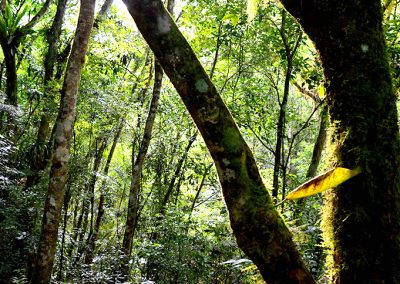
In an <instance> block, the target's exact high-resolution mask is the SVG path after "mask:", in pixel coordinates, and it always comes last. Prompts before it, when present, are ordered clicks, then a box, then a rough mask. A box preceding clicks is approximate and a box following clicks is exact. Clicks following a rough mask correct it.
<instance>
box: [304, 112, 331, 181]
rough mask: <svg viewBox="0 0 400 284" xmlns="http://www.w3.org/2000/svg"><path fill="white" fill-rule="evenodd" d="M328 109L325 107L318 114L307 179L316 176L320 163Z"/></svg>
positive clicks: (324, 140)
mask: <svg viewBox="0 0 400 284" xmlns="http://www.w3.org/2000/svg"><path fill="white" fill-rule="evenodd" d="M328 120H329V117H328V108H327V106H326V105H324V106H323V109H322V110H321V113H320V121H319V129H318V135H317V139H316V140H315V144H314V148H313V153H312V157H311V163H310V166H309V167H308V170H307V177H309V178H312V177H314V176H315V175H316V174H317V170H318V166H319V162H320V161H321V157H322V151H323V150H324V146H325V142H326V127H327V124H328Z"/></svg>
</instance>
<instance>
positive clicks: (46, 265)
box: [34, 0, 95, 283]
mask: <svg viewBox="0 0 400 284" xmlns="http://www.w3.org/2000/svg"><path fill="white" fill-rule="evenodd" d="M94 9H95V0H82V1H81V6H80V13H79V19H78V25H77V30H76V33H75V40H74V44H73V46H72V51H71V56H70V58H69V60H68V66H67V72H66V75H65V79H64V85H63V89H62V91H61V104H60V112H59V115H58V119H57V126H56V134H55V142H54V154H53V159H52V166H51V171H50V184H49V189H48V194H47V198H46V201H45V205H44V212H43V222H42V233H41V236H40V241H39V248H38V253H37V259H38V261H37V265H36V273H35V278H34V282H35V283H49V282H50V278H51V271H52V269H53V262H54V254H55V251H56V244H57V233H58V223H59V221H60V215H61V207H62V204H63V200H64V193H65V183H66V181H67V177H68V160H69V149H70V145H71V136H72V130H73V126H74V121H75V110H76V100H77V91H78V87H79V82H80V75H81V71H82V67H83V63H84V61H85V55H86V50H87V46H88V40H89V36H90V31H91V29H92V25H93V18H94Z"/></svg>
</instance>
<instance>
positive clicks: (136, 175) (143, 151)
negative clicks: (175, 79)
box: [121, 60, 163, 278]
mask: <svg viewBox="0 0 400 284" xmlns="http://www.w3.org/2000/svg"><path fill="white" fill-rule="evenodd" d="M154 73H155V75H154V86H153V97H152V100H151V103H150V109H149V113H148V115H147V120H146V124H145V128H144V133H143V137H142V142H141V144H140V149H139V153H138V155H137V157H136V160H135V161H132V177H131V187H130V191H129V203H128V214H127V218H126V223H125V233H124V239H123V242H122V250H123V252H124V255H125V257H124V258H123V263H122V264H121V269H122V271H123V275H124V277H125V278H128V277H129V266H128V256H129V255H130V253H131V250H132V240H133V235H134V233H135V228H136V226H137V221H138V220H137V215H138V209H139V198H140V196H139V194H140V175H141V172H142V168H143V164H144V160H145V157H146V155H147V150H148V148H149V145H150V141H151V136H152V131H153V125H154V120H155V117H156V111H157V108H158V103H159V98H160V92H161V86H162V78H163V71H162V68H161V66H160V64H159V63H158V61H157V60H156V61H155V70H154Z"/></svg>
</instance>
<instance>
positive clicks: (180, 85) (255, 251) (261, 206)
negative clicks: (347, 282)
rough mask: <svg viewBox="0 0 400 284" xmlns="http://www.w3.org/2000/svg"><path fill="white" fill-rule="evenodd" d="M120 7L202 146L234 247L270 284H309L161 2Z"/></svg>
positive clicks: (230, 123)
mask: <svg viewBox="0 0 400 284" xmlns="http://www.w3.org/2000/svg"><path fill="white" fill-rule="evenodd" d="M124 2H125V4H126V5H127V7H128V10H129V12H130V14H131V15H132V17H133V18H134V20H135V22H136V24H137V26H138V29H139V30H140V32H141V33H142V35H143V36H144V38H145V40H146V41H147V43H148V44H149V45H150V47H151V49H152V50H153V52H154V53H155V55H156V56H157V58H158V60H159V61H160V64H161V65H162V66H163V69H164V71H165V73H166V74H167V75H168V76H169V78H170V80H171V82H172V83H173V85H174V86H175V88H176V89H177V91H178V93H179V94H180V96H181V98H182V100H183V102H184V103H185V105H186V107H187V109H188V111H189V113H190V114H191V116H192V118H193V120H194V121H195V123H196V125H197V127H198V128H199V130H200V132H201V134H202V136H203V138H204V140H205V142H206V144H207V147H208V149H209V151H210V153H211V155H212V157H213V159H214V161H215V164H216V167H217V171H218V175H219V179H220V182H221V185H222V189H223V194H224V198H225V202H226V205H227V207H228V210H229V213H230V214H229V217H230V220H231V226H232V229H233V232H234V234H235V236H236V240H237V242H238V244H239V246H240V247H241V248H242V249H243V250H244V252H245V253H246V254H247V255H248V256H249V257H250V258H251V259H252V260H253V262H254V263H255V264H256V265H257V267H258V268H259V270H260V272H261V274H262V275H263V277H264V279H265V280H266V281H267V282H269V283H314V280H313V279H312V276H311V274H310V272H309V271H308V270H307V269H306V267H305V265H304V263H303V261H302V260H301V258H300V256H299V253H298V251H297V249H296V246H295V244H294V242H293V240H292V237H291V234H290V232H289V230H288V229H287V228H286V226H285V224H284V222H283V220H282V219H281V217H280V216H279V214H278V212H277V211H276V209H275V207H274V205H273V202H272V200H271V197H270V195H269V194H268V192H267V190H266V188H265V186H264V184H263V182H262V179H261V177H260V174H259V171H258V169H257V165H256V163H255V160H254V158H253V155H252V153H251V151H250V149H249V147H248V146H247V144H246V143H245V141H244V140H243V138H242V136H241V134H240V132H239V129H238V127H237V126H236V124H235V122H234V120H233V118H232V116H231V114H230V112H229V110H228V109H227V107H226V106H225V104H224V103H223V101H222V99H221V97H220V96H219V94H218V92H217V90H216V88H215V86H214V85H213V84H212V82H211V81H210V79H209V77H208V76H207V74H206V73H205V71H204V69H203V67H202V66H201V64H200V62H199V61H198V59H197V58H196V55H195V54H194V52H193V50H192V49H191V47H190V45H189V44H188V43H187V41H186V40H185V38H184V37H183V35H182V34H181V33H180V31H179V30H178V28H177V26H176V25H175V23H174V22H173V20H172V18H171V17H170V15H169V14H168V13H167V11H166V10H165V8H164V7H163V4H162V2H161V1H158V0H148V1H140V0H125V1H124Z"/></svg>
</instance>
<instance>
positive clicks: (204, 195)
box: [0, 0, 400, 283]
mask: <svg viewBox="0 0 400 284" xmlns="http://www.w3.org/2000/svg"><path fill="white" fill-rule="evenodd" d="M7 2H9V1H7ZM178 2H179V1H178ZM19 3H20V2H19V1H15V2H11V4H9V3H8V4H7V5H6V9H5V11H4V14H2V16H1V17H0V33H1V34H2V35H3V36H4V37H10V36H12V35H13V34H15V33H16V32H18V29H19V28H20V27H21V26H22V24H23V23H24V21H26V19H27V18H29V16H30V14H29V12H30V11H37V10H38V7H39V6H40V5H39V4H38V3H36V1H32V3H31V2H30V1H28V2H26V4H24V5H23V6H22V7H20V6H18V5H19ZM247 3H248V4H247V5H248V6H246V3H245V1H239V0H233V1H226V0H216V1H209V0H188V1H182V3H180V5H179V7H176V10H178V12H180V13H178V14H177V15H179V16H178V17H177V18H178V25H179V26H180V29H181V30H182V31H183V33H184V34H185V36H186V38H187V39H188V40H189V42H190V45H191V46H192V47H193V48H194V50H195V51H196V53H197V55H198V57H199V58H200V60H201V61H202V63H203V66H205V69H206V70H207V72H208V73H209V74H210V75H212V80H213V82H214V84H215V85H216V86H217V89H218V90H219V91H220V93H221V94H222V96H223V99H224V101H225V102H226V104H227V105H228V107H229V109H230V111H231V112H232V114H233V116H234V118H235V119H236V122H237V124H238V126H239V128H240V130H241V131H242V133H243V134H244V136H245V139H246V141H247V142H248V143H249V145H250V147H251V150H252V151H253V152H254V156H255V158H256V160H257V164H258V166H259V168H260V171H261V173H262V175H263V180H264V182H265V184H266V185H267V188H268V189H269V190H270V189H272V178H273V168H274V167H273V166H274V165H273V163H274V156H275V152H274V151H275V149H274V147H275V143H276V140H277V137H276V129H275V128H276V125H277V121H278V117H279V107H280V104H281V99H282V94H283V92H284V79H285V73H286V70H287V68H288V66H287V61H286V60H285V50H284V47H283V44H282V34H281V32H283V33H284V35H285V36H286V37H287V40H288V42H289V43H290V45H293V44H294V43H295V42H296V39H297V38H298V35H299V33H301V30H300V28H299V26H298V24H296V22H295V20H294V19H291V18H287V19H286V22H285V25H283V26H281V23H282V20H283V17H284V16H283V12H282V8H281V7H280V6H278V5H277V4H276V3H275V2H274V1H268V3H265V4H260V1H256V0H253V1H248V2H247ZM393 3H394V2H393ZM75 4H76V1H70V2H69V3H68V5H69V6H68V10H67V15H66V18H65V23H64V25H63V30H62V34H61V37H60V45H59V47H58V52H59V57H62V56H61V55H62V54H63V52H66V53H68V46H69V44H70V38H71V36H72V34H73V32H74V30H73V29H74V27H75V25H76V9H77V8H76V5H75ZM257 9H258V10H257ZM50 10H51V13H48V15H46V16H45V17H44V18H43V19H41V20H40V22H39V24H38V26H37V30H36V32H35V34H34V35H32V34H30V35H28V36H26V37H24V38H23V39H22V43H21V45H20V46H19V47H18V52H17V58H18V60H17V62H18V64H19V69H18V85H19V88H18V97H19V102H20V109H21V110H20V115H19V118H18V122H19V123H20V125H21V129H22V131H21V133H20V134H19V135H18V137H17V139H16V140H15V141H10V140H8V139H7V138H6V135H5V134H4V132H3V129H0V187H1V193H0V222H1V223H0V228H1V229H0V262H1V263H2V265H1V267H0V282H1V281H3V280H4V281H9V280H10V279H11V277H17V278H18V277H22V278H23V277H25V276H24V275H25V274H26V272H27V267H28V266H27V260H28V255H29V254H30V253H31V252H32V251H34V250H35V249H36V245H37V238H38V236H39V229H38V228H40V224H41V213H42V210H43V208H42V206H43V201H44V198H45V191H46V190H47V186H48V175H49V172H48V171H49V165H48V161H47V167H45V169H44V170H43V171H41V172H40V174H39V175H40V181H39V182H38V183H37V184H36V185H34V186H33V187H30V188H25V184H24V183H25V181H26V176H28V175H29V174H30V173H31V172H30V171H31V169H30V168H29V164H30V161H31V160H32V159H35V157H36V156H40V155H39V154H41V153H44V152H45V151H49V150H51V142H52V138H51V131H50V133H49V134H48V135H47V137H46V140H47V141H46V142H49V143H46V146H43V147H42V148H35V151H36V152H35V151H32V150H31V149H32V145H34V144H35V142H36V140H37V132H38V129H39V126H40V121H41V116H42V114H43V113H42V109H43V108H44V109H45V111H46V113H47V114H48V115H49V117H50V126H51V127H50V128H52V127H53V125H54V121H55V118H56V117H57V112H58V109H57V108H58V104H59V97H60V94H59V91H60V88H61V82H62V76H63V75H62V74H63V68H65V66H64V63H63V62H62V61H60V62H58V65H57V66H56V68H55V69H57V70H55V73H57V74H58V75H57V76H56V77H55V78H54V79H53V80H52V81H51V82H50V86H48V88H47V89H45V86H44V83H43V73H44V68H43V60H44V54H45V53H46V50H47V47H48V44H47V42H46V36H45V35H46V32H47V30H48V27H49V26H50V25H49V23H50V22H51V20H52V17H53V16H54V12H55V4H54V3H53V4H52V6H51V9H50ZM397 10H398V9H397ZM397 10H396V9H393V10H392V12H391V14H390V15H389V16H387V17H386V18H385V23H384V26H385V31H386V37H387V42H388V54H389V57H390V59H391V67H392V75H393V79H394V87H395V88H396V90H398V89H399V85H400V83H399V82H400V79H399V78H400V75H399V74H400V71H399V70H400V68H399V54H400V52H399V50H400V49H399V46H400V45H399V42H400V41H399V34H400V33H399V29H400V24H399V20H398V13H399V12H396V11H397ZM256 11H257V16H256ZM0 59H1V60H3V59H4V56H3V54H1V53H0ZM152 61H153V59H152V54H151V53H150V52H149V50H148V48H147V46H146V44H145V43H144V41H143V40H142V38H141V36H140V34H139V33H138V31H137V29H136V28H135V27H134V25H133V22H132V19H130V18H128V17H127V16H126V13H124V12H122V11H121V7H120V5H113V6H112V7H111V10H110V12H109V13H108V15H107V17H106V18H105V19H104V20H103V21H102V22H100V23H99V26H98V28H97V29H96V30H95V31H94V32H93V34H92V37H91V40H90V43H89V51H88V54H87V57H86V65H85V69H84V70H83V73H82V79H81V87H80V92H79V96H78V103H77V109H78V111H77V118H76V122H75V128H74V138H73V143H72V146H71V157H70V169H69V179H68V185H67V188H68V194H67V196H66V198H65V203H64V211H63V220H62V222H61V224H60V227H59V238H58V249H57V254H56V263H55V266H54V269H53V271H54V272H53V280H54V283H57V282H58V283H64V282H71V283H110V282H117V281H120V276H121V275H120V271H119V269H120V257H121V251H122V250H121V243H122V237H123V233H124V227H123V224H124V223H125V218H126V212H127V204H128V192H129V187H130V179H131V174H132V168H131V156H132V155H135V154H137V151H138V149H139V146H140V145H139V143H140V142H139V141H140V138H141V136H142V134H143V131H144V130H143V126H144V121H145V119H146V115H147V112H148V107H149V104H150V99H151V86H152V83H153V79H152V77H151V75H150V74H152V73H151V72H152V69H151V66H152V64H153V63H152ZM0 69H1V72H0V75H1V78H0V91H1V94H2V95H3V91H4V89H5V82H6V80H7V78H6V74H5V71H4V65H3V64H2V65H1V66H0ZM322 77H323V76H322V70H321V65H320V63H319V60H318V55H317V54H316V52H315V50H314V48H313V46H312V44H311V43H310V41H309V40H308V39H307V38H306V37H302V39H301V42H300V44H299V48H298V50H297V52H296V54H295V55H294V57H293V71H292V72H291V74H290V88H289V97H288V104H287V110H286V115H285V128H284V147H283V150H282V153H283V156H284V158H283V161H282V165H281V168H282V169H284V170H281V172H280V176H279V178H280V191H279V198H280V199H284V198H285V197H286V198H290V196H286V192H285V191H284V189H292V188H296V187H297V186H298V185H300V184H301V183H302V182H303V181H304V180H305V179H306V178H307V177H306V175H307V169H308V166H309V164H310V161H311V156H312V152H313V146H314V142H315V139H316V136H317V133H318V127H319V124H318V122H319V117H318V113H319V110H320V109H319V108H318V107H319V105H318V104H317V103H316V102H315V101H314V100H313V99H311V98H310V97H309V96H308V95H306V94H304V93H302V92H301V91H300V90H299V88H297V87H295V84H297V85H299V86H301V87H302V88H303V89H305V90H308V91H310V92H313V93H317V94H319V95H323V93H324V92H325V89H324V82H323V80H322ZM148 85H149V86H150V87H147V86H148ZM2 99H3V98H2ZM0 107H1V109H0V115H1V117H2V118H3V112H4V111H7V110H6V109H4V108H5V107H4V105H3V104H2V105H0ZM121 119H124V123H125V124H124V125H123V128H122V134H121V136H120V137H119V140H118V142H117V144H116V149H115V152H114V155H113V157H112V160H111V163H110V165H109V170H108V172H105V169H104V167H105V165H106V160H107V158H108V155H109V154H110V150H111V145H112V141H113V138H114V135H115V132H116V129H117V127H118V125H119V123H120V121H121ZM1 126H2V125H0V128H1ZM195 133H196V128H195V125H194V124H193V122H192V121H191V119H190V118H189V116H188V113H187V111H186V110H185V108H184V106H183V104H182V102H181V100H180V99H179V97H178V96H177V94H176V92H175V90H174V88H173V86H172V85H171V84H170V83H169V81H168V79H167V78H165V79H164V82H163V88H162V92H161V98H160V106H159V108H158V110H157V116H156V121H155V126H154V131H153V137H152V140H151V144H150V149H149V153H148V155H147V158H146V160H145V165H144V169H143V171H142V173H141V191H140V204H139V205H140V216H139V221H138V227H137V231H136V235H135V239H134V244H133V251H132V256H131V259H130V270H131V279H130V280H131V281H132V282H133V283H140V282H142V283H151V282H150V281H154V282H155V283H261V277H260V275H259V273H258V271H257V270H256V269H255V266H254V265H253V264H252V263H250V262H249V260H248V259H247V258H246V256H245V255H244V254H243V253H242V252H241V251H240V250H239V249H238V247H237V244H236V242H235V240H234V238H233V236H232V232H231V229H230V227H229V218H228V217H229V216H228V214H227V212H226V209H225V205H224V202H223V201H222V199H223V197H222V194H221V192H220V187H219V183H218V178H217V173H216V172H215V170H214V168H213V167H212V168H211V170H209V171H207V170H206V169H208V168H209V165H210V164H211V161H212V160H211V157H210V156H209V154H208V152H207V150H206V148H205V145H204V141H203V140H202V139H201V138H200V136H199V135H198V137H197V139H196V141H195V142H194V144H193V145H192V146H191V147H190V149H188V150H187V151H186V147H187V145H188V140H189V138H190V137H193V135H195ZM104 137H107V141H108V142H107V143H108V146H107V148H106V150H105V152H104V153H103V155H102V162H101V167H100V169H99V170H98V171H97V172H94V171H93V163H94V159H95V155H96V153H97V152H98V150H99V148H100V143H101V141H102V139H103V138H104ZM40 151H41V152H40ZM35 153H36V154H35ZM34 154H35V155H34ZM181 158H182V159H184V162H183V167H182V170H181V171H180V172H179V173H178V175H177V176H174V174H175V172H176V169H177V166H178V162H179V160H180V159H181ZM324 168H325V164H324V163H322V164H321V165H320V166H319V169H321V170H324ZM321 170H320V171H321ZM93 176H94V177H96V183H95V188H94V191H93V192H94V193H93V194H92V193H91V192H90V191H89V190H88V185H89V184H90V181H91V178H92V177H93ZM203 177H205V178H204V184H203V185H201V183H202V179H203ZM173 180H174V181H175V182H174V183H173V182H172V181H173ZM171 184H172V185H171ZM336 184H337V183H335V184H334V185H336ZM334 185H333V186H334ZM170 186H171V187H172V193H171V197H170V199H169V200H168V202H167V203H166V204H164V206H165V212H161V211H162V210H161V207H162V203H163V199H164V197H165V195H166V193H167V191H168V189H169V187H170ZM331 186H332V185H331ZM331 186H330V187H331ZM320 191H321V190H320ZM197 193H198V195H197ZM101 195H104V196H105V200H104V215H103V217H102V220H101V223H100V229H99V235H98V239H97V243H96V246H95V250H94V257H93V261H92V262H91V263H89V264H88V263H85V254H86V253H87V251H85V249H83V253H82V254H80V245H81V247H83V248H85V244H86V242H87V240H88V238H89V235H90V232H91V230H93V228H94V223H95V219H96V216H97V214H98V213H97V209H98V206H99V200H100V196H101ZM196 196H197V197H196ZM91 198H93V201H91ZM196 198H197V199H196ZM91 202H92V203H91ZM321 204H322V199H321V197H320V196H313V197H310V198H309V199H307V200H305V201H304V203H297V202H287V203H284V204H283V205H282V207H280V208H281V214H282V216H284V218H285V220H286V221H287V222H288V224H289V226H290V228H291V231H292V233H293V234H294V236H295V239H296V242H297V244H298V245H299V248H300V250H301V252H302V253H303V256H304V258H305V260H306V261H307V263H308V264H309V266H310V267H311V270H312V273H313V274H314V275H315V276H316V277H317V278H320V279H322V280H321V282H323V276H322V275H323V272H324V265H325V263H324V259H323V256H324V251H323V250H324V248H323V247H322V244H321V237H320V233H321V232H320V229H319V223H320V214H319V210H320V206H321ZM64 218H65V219H64ZM82 244H83V245H82ZM81 250H82V249H81ZM17 278H15V279H17ZM146 281H147V282H146ZM5 283H7V282H5Z"/></svg>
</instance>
